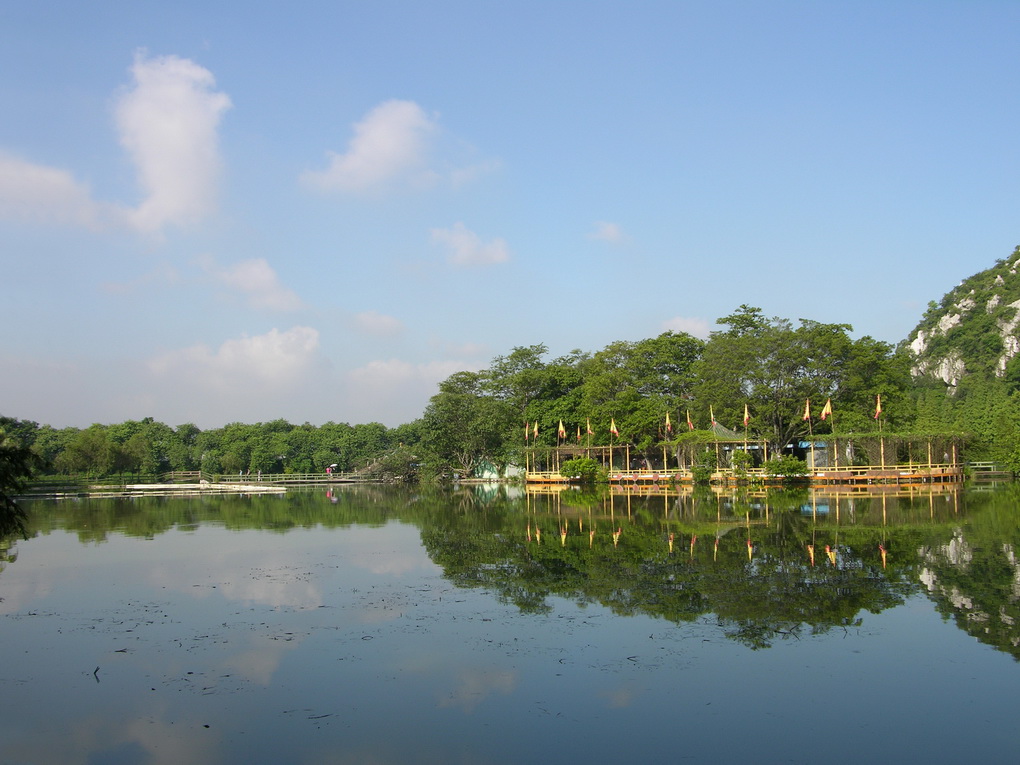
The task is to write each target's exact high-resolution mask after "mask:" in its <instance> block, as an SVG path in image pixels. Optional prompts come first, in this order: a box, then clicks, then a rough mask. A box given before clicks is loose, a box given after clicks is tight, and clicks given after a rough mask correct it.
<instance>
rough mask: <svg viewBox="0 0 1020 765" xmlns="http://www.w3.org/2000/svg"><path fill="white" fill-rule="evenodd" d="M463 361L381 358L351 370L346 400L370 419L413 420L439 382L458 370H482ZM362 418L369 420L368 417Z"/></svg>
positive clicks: (418, 414) (348, 373) (423, 407)
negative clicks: (415, 361)
mask: <svg viewBox="0 0 1020 765" xmlns="http://www.w3.org/2000/svg"><path fill="white" fill-rule="evenodd" d="M480 368H481V366H480V365H472V364H469V363H465V362H463V361H449V360H447V361H429V362H424V363H413V362H409V361H404V360H402V359H396V358H392V359H385V360H383V359H379V360H375V361H370V362H368V363H367V364H365V365H363V366H361V367H358V368H357V369H353V370H351V371H349V372H347V374H346V376H345V383H346V399H347V400H348V401H350V402H356V404H357V408H358V410H359V411H361V412H363V413H364V415H365V416H366V417H368V418H369V419H379V420H387V421H394V420H395V421H397V422H410V421H411V420H412V419H415V418H417V417H420V416H421V413H422V411H423V410H424V409H425V406H426V404H427V403H428V399H429V397H430V396H432V395H434V394H435V393H436V391H437V390H438V388H439V383H440V382H441V381H443V380H445V379H446V378H447V377H449V376H450V375H452V374H453V373H454V372H461V371H465V370H468V371H472V370H477V369H480ZM362 421H367V420H365V419H364V418H363V419H362Z"/></svg>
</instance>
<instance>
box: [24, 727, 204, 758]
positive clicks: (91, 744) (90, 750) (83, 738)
mask: <svg viewBox="0 0 1020 765" xmlns="http://www.w3.org/2000/svg"><path fill="white" fill-rule="evenodd" d="M201 725H202V722H201V721H194V720H193V721H187V720H179V719H178V720H175V721H172V722H167V721H166V720H161V719H154V718H153V717H152V716H150V715H146V716H144V717H134V718H133V719H130V720H111V719H108V718H107V717H102V718H100V717H89V718H85V719H83V720H81V721H80V722H78V723H76V724H75V725H74V726H72V728H71V729H70V730H69V731H68V733H67V735H65V736H49V737H46V738H48V739H50V741H51V746H52V747H53V748H52V749H50V750H48V751H49V752H50V753H51V755H52V756H51V757H49V758H47V759H46V760H41V759H37V760H35V761H37V762H39V761H46V762H63V763H79V762H80V763H86V762H88V763H92V762H146V763H151V765H179V763H182V762H187V763H195V764H196V765H197V764H200V763H213V762H218V761H219V759H220V758H219V755H218V754H217V752H216V749H217V747H218V744H219V742H218V741H217V740H216V738H215V734H213V733H210V734H209V735H207V736H182V735H181V730H182V727H185V728H186V727H190V726H195V727H199V726H201ZM62 749H63V750H64V751H61V750H62ZM7 754H9V755H10V754H12V752H11V751H9V750H8V751H7ZM36 756H37V757H38V753H37V755H36Z"/></svg>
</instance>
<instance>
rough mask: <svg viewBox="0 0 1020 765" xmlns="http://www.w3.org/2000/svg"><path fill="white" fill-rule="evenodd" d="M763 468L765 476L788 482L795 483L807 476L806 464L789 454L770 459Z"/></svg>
mask: <svg viewBox="0 0 1020 765" xmlns="http://www.w3.org/2000/svg"><path fill="white" fill-rule="evenodd" d="M763 467H764V468H765V474H766V475H769V476H772V477H773V478H782V479H783V480H784V481H788V482H789V481H797V480H799V479H801V478H804V477H805V476H806V475H807V474H808V469H807V463H806V462H805V461H804V460H799V459H797V458H796V457H794V456H793V455H789V454H787V455H784V456H782V457H776V458H774V459H771V460H769V461H768V462H766V463H765V464H764V466H763Z"/></svg>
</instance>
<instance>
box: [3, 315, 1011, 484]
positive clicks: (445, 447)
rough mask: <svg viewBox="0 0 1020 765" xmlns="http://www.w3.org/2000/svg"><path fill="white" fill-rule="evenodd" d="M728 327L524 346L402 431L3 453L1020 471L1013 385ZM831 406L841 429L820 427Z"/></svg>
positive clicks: (21, 427) (63, 442)
mask: <svg viewBox="0 0 1020 765" xmlns="http://www.w3.org/2000/svg"><path fill="white" fill-rule="evenodd" d="M717 323H718V325H719V329H717V330H716V331H714V332H712V333H711V334H710V336H709V338H708V339H707V340H701V339H699V338H696V337H693V336H692V335H689V334H686V333H684V332H665V333H663V334H661V335H659V336H657V337H654V338H648V339H644V340H639V341H636V342H630V341H617V342H614V343H611V344H609V345H608V346H606V347H605V348H603V349H601V350H599V351H596V352H594V353H591V352H586V351H581V350H573V351H571V352H570V353H568V354H566V355H564V356H560V357H557V358H552V359H549V358H548V348H547V347H546V346H545V345H542V344H537V345H530V346H520V347H516V348H513V349H512V350H511V351H510V352H509V353H508V354H506V355H501V356H497V357H496V358H494V359H493V360H492V362H491V363H490V365H489V367H488V368H486V369H482V370H480V371H476V372H470V371H462V372H457V373H455V374H453V375H451V376H450V377H448V378H447V379H446V380H444V381H443V382H441V383H440V384H439V390H438V392H437V393H436V394H435V395H434V396H432V398H431V399H430V401H429V403H428V406H427V407H426V408H425V411H424V413H423V414H422V416H421V418H419V419H418V420H415V421H414V422H411V423H407V424H404V425H401V426H399V427H396V428H388V427H386V426H384V425H382V424H380V423H367V424H356V425H350V424H347V423H333V422H327V423H326V424H324V425H318V426H316V425H311V424H309V423H304V424H302V425H294V424H291V423H289V422H287V421H286V420H273V421H270V422H263V423H255V424H243V423H231V424H228V425H225V426H223V427H221V428H214V429H210V430H201V429H200V428H198V427H197V426H195V425H193V424H190V423H186V424H183V425H179V426H176V427H170V426H169V425H166V424H164V423H161V422H157V421H155V420H153V419H152V418H146V419H143V420H137V421H136V420H132V421H127V422H123V423H119V424H114V425H100V424H96V425H92V426H90V427H88V428H84V429H79V428H62V429H57V428H53V427H51V426H49V425H42V426H40V425H39V424H38V423H35V422H31V421H27V420H16V419H12V418H2V420H0V431H2V432H3V438H4V440H3V442H0V443H2V444H6V446H2V445H0V451H2V450H3V449H5V448H7V449H14V448H17V449H22V450H25V449H28V450H29V451H30V456H31V459H32V460H35V462H34V463H33V464H34V465H35V468H36V470H37V472H38V471H42V472H44V473H52V474H90V475H107V474H112V473H123V472H136V473H146V474H158V473H163V472H167V471H172V470H203V471H206V472H209V473H215V474H230V473H238V472H242V473H246V472H251V473H256V472H258V471H261V472H262V473H269V474H273V473H315V472H324V471H325V470H326V468H327V467H333V469H335V470H337V471H341V472H345V471H353V470H363V469H368V468H370V467H372V466H373V465H374V466H382V467H383V468H384V469H385V470H386V471H388V472H389V473H391V474H393V475H396V476H399V477H404V478H413V477H415V476H419V475H420V476H424V477H426V478H430V477H438V476H443V475H451V474H453V473H460V474H462V475H470V474H471V473H472V472H473V471H474V470H475V469H476V468H478V467H479V466H480V465H481V464H483V463H486V462H487V463H491V464H492V465H494V466H496V467H498V468H503V467H506V466H508V465H513V464H522V462H523V452H524V449H525V448H527V447H536V446H538V447H553V446H556V445H558V444H562V443H567V442H569V443H576V442H577V441H578V440H580V441H583V442H584V443H585V444H588V443H590V444H592V445H605V444H610V443H616V444H624V443H626V444H629V445H631V446H632V448H633V449H634V450H636V451H639V452H640V451H641V450H650V449H657V448H659V446H660V445H661V444H663V443H675V442H678V441H681V440H683V439H685V438H691V437H694V436H693V435H692V434H691V433H690V429H691V428H693V429H694V430H695V431H696V433H695V434H694V435H698V434H700V435H701V436H702V437H704V436H705V435H706V434H707V433H709V431H710V430H711V429H712V425H713V423H715V424H718V425H722V426H725V427H727V428H730V429H732V430H734V431H736V432H738V433H739V434H740V435H741V436H743V435H744V434H746V435H747V437H748V438H750V439H755V440H763V441H766V442H768V443H769V444H770V447H771V448H772V449H775V450H777V451H778V450H779V449H780V448H781V447H782V446H784V445H785V444H787V443H789V442H790V441H791V440H793V439H797V438H803V437H805V436H808V435H809V434H810V435H813V436H824V435H826V434H828V433H833V432H835V433H838V434H851V433H853V434H867V433H869V432H875V431H877V430H878V429H879V427H881V428H883V429H884V430H885V432H887V433H895V432H901V433H907V432H910V433H939V434H947V433H952V434H956V435H959V436H961V437H964V438H966V440H967V444H968V456H969V457H970V458H972V459H988V460H996V461H999V462H1003V463H1006V464H1008V465H1010V466H1011V467H1018V466H1020V448H1018V447H1015V444H1017V443H1020V406H1018V404H1020V380H1018V379H1017V378H1016V377H1014V376H1009V375H1007V376H1005V377H1002V378H1000V377H996V376H995V375H994V373H991V372H989V373H988V374H980V373H974V374H970V375H968V376H967V377H965V378H964V380H963V381H962V382H961V384H960V385H959V386H958V388H957V390H956V391H955V392H953V393H952V394H950V393H949V392H948V391H947V388H946V386H945V384H943V383H942V382H940V381H938V380H934V379H930V378H924V377H921V378H916V379H915V378H913V377H912V376H911V372H910V365H911V358H910V356H909V351H908V350H907V349H906V348H905V347H904V346H902V345H901V346H899V347H897V346H893V345H891V344H889V343H885V342H882V341H879V340H875V339H874V338H871V337H868V336H865V337H861V338H858V339H854V338H852V337H851V333H852V331H853V330H852V327H851V326H850V325H848V324H825V323H821V322H816V321H811V320H807V319H800V320H799V321H797V322H793V321H791V320H789V319H783V318H779V317H767V316H765V315H764V313H763V312H762V311H761V309H759V308H756V307H753V306H748V305H741V306H740V307H739V308H737V309H736V310H735V311H734V312H733V313H732V314H730V315H728V316H724V317H722V318H720V319H719V320H718V322H717ZM879 401H880V402H881V412H878V411H877V407H876V404H877V403H878V402H879ZM826 404H828V405H829V410H830V412H831V414H829V413H827V414H826V417H825V418H824V419H823V418H822V417H821V414H822V410H823V408H825V405H826ZM876 415H878V418H877V419H876ZM667 416H668V421H667ZM611 427H612V428H613V430H614V431H615V432H611V430H610V428H611ZM20 454H21V457H22V458H23V459H24V458H26V455H28V454H29V452H21V453H20ZM0 456H2V455H0ZM10 469H11V470H12V469H13V468H10ZM15 472H16V471H15ZM8 493H9V492H8Z"/></svg>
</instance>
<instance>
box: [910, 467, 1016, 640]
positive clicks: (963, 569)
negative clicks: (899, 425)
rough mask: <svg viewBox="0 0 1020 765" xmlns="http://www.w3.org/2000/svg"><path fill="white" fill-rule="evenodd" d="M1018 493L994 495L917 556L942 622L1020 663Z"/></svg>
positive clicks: (1014, 490)
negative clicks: (947, 535)
mask: <svg viewBox="0 0 1020 765" xmlns="http://www.w3.org/2000/svg"><path fill="white" fill-rule="evenodd" d="M1018 501H1020V491H1018V489H1017V487H1016V486H1011V487H1009V489H1008V490H1007V491H1000V492H998V493H996V494H995V495H992V499H990V501H989V503H988V504H989V507H987V508H986V510H985V511H984V512H982V513H980V514H976V515H972V516H968V517H967V518H965V519H962V522H961V524H960V525H959V526H958V527H957V528H955V529H954V531H953V534H952V536H951V537H950V538H949V539H942V540H939V541H938V542H937V543H934V544H929V545H926V546H924V547H922V548H921V549H920V550H919V556H920V558H921V561H922V565H923V569H922V570H921V572H920V577H921V579H922V581H923V582H924V583H925V584H926V585H927V587H928V590H929V593H930V597H931V598H932V600H933V601H934V602H935V605H936V608H938V610H939V613H941V614H942V615H943V616H944V617H945V618H947V619H948V618H952V619H953V620H954V621H955V623H956V625H957V626H958V627H959V628H960V629H962V630H964V631H965V632H967V633H968V634H970V635H972V636H974V637H975V638H977V639H978V640H980V641H981V642H983V643H987V644H989V645H992V646H994V647H995V648H998V649H999V650H1000V651H1005V652H1006V653H1009V654H1011V655H1012V656H1013V657H1014V658H1015V659H1020V560H1018V550H1020V516H1018V515H1017V503H1018Z"/></svg>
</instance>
